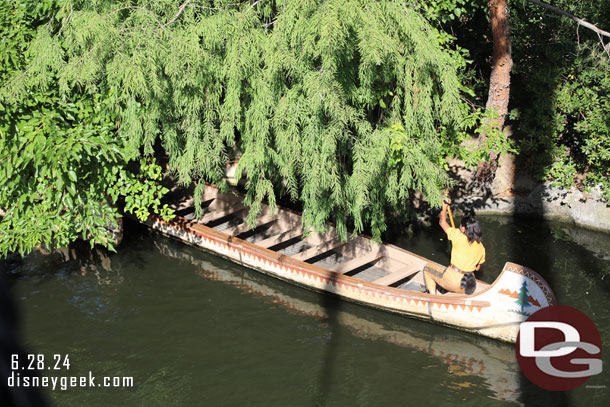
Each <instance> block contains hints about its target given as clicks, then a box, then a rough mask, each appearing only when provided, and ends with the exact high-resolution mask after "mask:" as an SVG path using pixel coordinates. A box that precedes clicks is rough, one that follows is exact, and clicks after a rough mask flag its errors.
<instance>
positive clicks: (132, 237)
mask: <svg viewBox="0 0 610 407" xmlns="http://www.w3.org/2000/svg"><path fill="white" fill-rule="evenodd" d="M480 219H481V223H482V226H483V230H484V243H485V246H486V249H487V262H486V264H485V266H484V268H483V270H482V272H481V274H480V275H479V278H481V279H482V280H485V281H490V282H491V281H493V279H494V278H495V277H496V276H497V275H498V273H499V271H500V270H501V269H502V266H503V265H504V262H505V261H507V260H511V261H513V262H516V263H519V264H523V265H526V266H528V267H530V268H532V269H534V270H536V271H538V272H539V273H540V274H541V275H542V276H543V277H544V278H545V279H546V280H547V281H548V282H549V283H550V284H551V286H552V287H553V289H554V291H555V294H556V295H557V298H558V300H559V302H560V303H561V304H563V305H570V306H573V307H576V308H578V309H580V310H581V311H583V312H585V313H586V314H587V315H588V316H589V317H590V318H591V319H592V320H593V321H594V322H595V323H596V324H597V326H598V328H599V331H600V334H601V337H602V341H603V346H606V347H607V346H610V341H609V340H610V313H609V312H608V310H610V234H605V233H600V232H594V231H590V230H585V229H581V228H577V227H574V226H570V225H566V224H563V223H557V222H549V221H539V220H532V219H513V218H511V217H490V216H486V217H481V218H480ZM395 243H396V244H397V245H399V246H401V247H404V248H406V249H408V250H411V251H414V252H416V253H418V254H421V255H423V256H425V257H428V258H431V259H434V260H436V261H439V262H441V263H445V264H446V263H447V262H448V257H449V246H448V244H447V242H446V240H445V239H444V238H443V234H442V231H441V230H440V228H439V227H431V228H422V229H419V230H415V231H409V232H405V234H404V235H402V236H400V237H399V238H398V239H396V241H395ZM2 267H3V268H4V273H5V274H6V276H7V278H8V281H9V284H10V285H11V291H12V294H13V296H14V298H15V302H16V304H17V306H18V309H19V310H20V317H21V319H20V321H21V333H22V335H21V336H22V338H23V343H24V346H25V348H26V350H27V352H28V353H36V354H44V355H45V357H46V360H47V361H48V360H50V359H51V360H52V358H53V356H52V355H54V354H60V355H62V357H65V355H68V357H69V361H70V368H69V369H65V368H64V369H63V370H58V371H57V372H56V371H54V370H49V372H48V376H53V375H54V376H59V377H61V376H80V375H85V376H86V375H87V374H88V372H91V374H92V375H93V376H94V377H96V378H97V380H101V378H102V377H106V376H107V377H133V381H134V386H133V387H131V388H103V387H96V388H69V389H67V390H61V389H56V390H46V391H45V392H44V395H45V397H47V399H48V400H49V402H50V404H51V405H55V406H390V405H396V406H402V405H405V406H411V405H412V406H420V405H431V406H432V405H434V406H437V405H439V406H451V405H472V406H475V405H476V406H502V405H527V406H530V405H532V406H547V405H548V406H556V405H560V406H561V405H563V406H602V405H603V406H605V405H608V401H610V389H609V388H608V387H607V386H610V358H609V357H608V352H607V351H605V352H604V353H603V363H604V367H605V370H604V372H603V373H602V374H600V375H597V376H594V377H593V378H591V379H590V380H589V382H587V385H588V386H589V387H586V386H581V387H579V388H576V389H574V390H571V391H568V392H548V391H544V390H541V389H540V388H538V387H537V386H535V385H533V384H531V383H530V382H529V381H528V380H527V379H526V378H525V377H524V376H523V374H522V373H520V370H519V367H518V365H517V363H516V358H515V350H514V346H513V345H510V344H505V343H502V342H498V341H495V340H491V339H486V338H482V337H478V336H475V335H472V334H468V333H463V332H459V331H456V330H453V329H450V328H446V327H441V326H436V325H434V324H431V323H427V322H421V321H417V320H413V319H409V318H406V317H401V316H397V315H392V314H387V313H383V312H380V311H376V310H372V309H367V308H364V307H361V306H358V305H355V304H351V303H347V302H343V301H339V300H337V299H335V298H333V297H331V296H327V295H322V294H318V293H314V292H309V291H306V290H303V289H301V288H297V287H293V286H291V285H288V284H286V283H284V282H281V281H278V280H275V279H273V278H270V277H267V276H264V275H261V274H259V273H257V272H255V271H253V270H249V269H245V268H243V267H240V266H237V265H235V264H232V263H230V262H227V261H225V260H223V259H220V258H218V257H216V256H214V255H211V254H208V253H205V252H203V251H201V250H199V249H197V248H194V247H190V246H186V245H184V244H182V243H180V242H177V241H174V240H171V239H168V238H165V237H162V236H159V235H157V234H155V233H152V232H148V231H146V230H142V229H134V228H131V233H128V234H127V236H126V239H125V241H124V243H123V245H122V246H121V248H120V250H119V253H117V254H109V253H105V252H103V251H90V250H89V249H88V247H87V248H80V249H73V250H71V251H64V252H63V254H56V255H52V256H43V255H40V254H34V255H31V256H29V257H27V258H26V259H25V261H24V262H15V261H13V262H5V263H3V264H2ZM606 366H608V367H607V368H606Z"/></svg>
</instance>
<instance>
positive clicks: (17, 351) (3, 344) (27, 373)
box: [0, 259, 49, 407]
mask: <svg viewBox="0 0 610 407" xmlns="http://www.w3.org/2000/svg"><path fill="white" fill-rule="evenodd" d="M13 263H14V261H13V260H12V259H11V260H0V380H2V384H0V405H3V406H11V405H17V406H23V407H30V406H31V407H38V406H41V407H44V406H47V405H49V403H48V401H47V400H46V399H45V397H44V396H43V395H42V393H41V392H40V391H39V390H38V389H37V388H35V387H24V386H21V385H19V384H18V383H17V382H15V380H16V379H20V380H23V379H28V380H30V381H32V379H34V378H36V379H37V380H40V376H39V375H38V373H37V371H32V370H23V371H22V372H19V373H15V372H14V368H13V367H12V360H13V357H14V355H19V356H18V360H19V361H21V363H24V361H27V357H26V354H27V351H26V349H23V347H22V346H20V345H19V343H20V340H19V336H20V334H19V330H20V326H21V324H20V317H19V312H18V310H17V307H16V305H15V301H14V300H13V298H12V296H11V293H10V289H9V283H8V282H7V279H6V274H7V273H8V272H9V270H10V269H11V268H12V266H13V265H14V264H13ZM11 379H12V384H10V381H11Z"/></svg>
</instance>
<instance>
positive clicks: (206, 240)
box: [152, 216, 483, 312]
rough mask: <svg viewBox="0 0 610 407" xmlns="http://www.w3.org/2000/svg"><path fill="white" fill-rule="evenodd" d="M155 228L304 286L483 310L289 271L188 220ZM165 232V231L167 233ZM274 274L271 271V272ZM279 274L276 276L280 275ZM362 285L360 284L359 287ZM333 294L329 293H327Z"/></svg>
mask: <svg viewBox="0 0 610 407" xmlns="http://www.w3.org/2000/svg"><path fill="white" fill-rule="evenodd" d="M152 221H153V223H152V227H153V228H155V229H159V230H161V231H165V232H167V233H169V234H172V235H174V236H175V237H177V238H179V239H181V240H187V241H189V242H191V243H198V242H196V240H199V241H200V243H201V244H200V245H202V246H215V247H216V250H217V249H221V251H222V252H229V253H230V252H232V253H233V254H235V255H240V256H241V258H242V262H244V261H247V262H249V263H254V265H258V266H260V267H263V268H265V269H266V270H269V268H275V269H276V270H277V271H279V273H278V274H280V275H289V276H290V277H291V278H292V279H293V280H300V281H301V282H304V283H305V281H304V280H310V281H311V280H313V282H314V283H316V282H319V283H323V284H325V285H326V287H327V288H330V287H333V289H334V290H332V291H338V290H346V291H347V290H350V291H357V292H358V293H359V294H360V295H365V296H367V297H371V296H373V297H376V298H379V299H380V298H381V297H383V300H384V302H388V301H391V302H394V303H397V302H399V303H403V304H405V303H406V304H408V305H414V306H417V307H426V306H427V304H428V303H429V304H430V305H431V306H432V307H433V308H436V309H439V310H441V311H443V310H446V311H450V310H453V311H466V310H468V311H470V312H473V311H475V310H476V311H478V312H480V311H481V310H482V308H483V307H482V306H477V305H466V304H453V303H445V302H439V301H434V300H422V299H415V298H405V297H396V296H393V295H389V294H386V293H378V292H371V291H370V290H366V289H363V288H362V287H358V286H354V285H353V284H348V283H344V282H341V281H336V280H334V279H331V278H326V277H323V276H320V275H319V274H317V273H311V272H309V271H307V270H303V269H299V268H293V267H288V266H286V265H285V264H284V263H282V262H277V261H273V260H269V259H267V258H263V257H260V256H257V255H256V254H254V253H251V252H249V251H248V250H247V249H244V248H241V247H240V248H237V247H235V245H233V244H231V243H229V244H227V243H225V242H222V241H219V240H217V239H214V238H213V237H210V236H207V235H206V234H205V233H203V232H200V231H197V230H193V229H192V228H190V224H191V222H189V221H187V220H186V219H183V218H180V222H172V221H169V222H168V221H164V220H163V219H160V218H158V217H155V216H153V217H152ZM164 229H165V230H164ZM182 233H184V234H186V235H187V238H186V239H183V238H182V236H180V235H181V234H182ZM269 271H271V270H269ZM277 271H276V272H277ZM358 285H360V284H358ZM327 291H330V290H327Z"/></svg>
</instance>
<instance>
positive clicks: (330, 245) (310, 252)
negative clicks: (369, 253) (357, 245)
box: [292, 239, 347, 261]
mask: <svg viewBox="0 0 610 407" xmlns="http://www.w3.org/2000/svg"><path fill="white" fill-rule="evenodd" d="M346 243H347V242H343V241H341V239H334V240H330V241H328V242H324V243H322V244H319V245H317V246H314V247H311V248H309V249H307V250H304V251H302V252H300V253H298V254H295V255H294V256H292V258H293V259H296V260H300V261H307V260H309V259H311V258H312V257H316V256H319V255H320V254H323V253H326V252H327V251H329V250H333V249H336V248H337V247H341V246H343V245H344V244H346Z"/></svg>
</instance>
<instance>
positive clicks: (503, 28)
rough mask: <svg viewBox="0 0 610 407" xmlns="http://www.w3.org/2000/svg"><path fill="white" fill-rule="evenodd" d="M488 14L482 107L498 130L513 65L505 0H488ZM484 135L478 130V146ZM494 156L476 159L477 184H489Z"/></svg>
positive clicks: (492, 154) (507, 96)
mask: <svg viewBox="0 0 610 407" xmlns="http://www.w3.org/2000/svg"><path fill="white" fill-rule="evenodd" d="M489 17H490V20H491V31H492V37H493V66H492V70H491V76H490V80H489V94H488V96H487V104H486V105H485V108H486V109H487V110H488V111H490V110H493V111H495V112H496V114H497V117H495V119H491V122H490V123H488V124H489V125H490V126H491V127H492V128H494V129H498V130H500V131H501V130H502V129H503V127H504V120H505V119H506V115H507V114H508V100H509V95H510V71H511V68H512V66H513V59H512V56H511V42H510V23H509V20H508V7H507V0H489ZM486 127H487V126H486ZM487 128H489V127H487ZM487 138H488V135H487V134H486V133H481V135H480V136H479V146H481V145H482V144H483V143H485V141H486V140H487ZM497 160H498V155H497V153H495V152H493V151H492V152H491V153H490V162H489V163H486V162H482V163H479V166H478V168H477V172H476V175H475V180H476V181H477V183H478V184H480V185H486V186H489V185H490V184H491V182H492V181H493V178H494V176H495V172H496V167H497Z"/></svg>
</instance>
